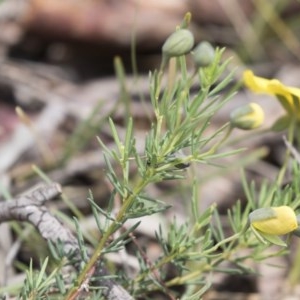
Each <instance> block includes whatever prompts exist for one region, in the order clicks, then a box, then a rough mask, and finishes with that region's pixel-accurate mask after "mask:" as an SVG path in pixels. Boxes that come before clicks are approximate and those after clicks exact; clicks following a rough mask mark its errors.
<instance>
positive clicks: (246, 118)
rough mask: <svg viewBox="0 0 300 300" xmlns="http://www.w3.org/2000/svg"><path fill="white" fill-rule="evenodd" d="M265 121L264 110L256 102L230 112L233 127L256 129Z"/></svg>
mask: <svg viewBox="0 0 300 300" xmlns="http://www.w3.org/2000/svg"><path fill="white" fill-rule="evenodd" d="M263 121H264V111H263V110H262V108H261V107H260V106H259V105H258V104H256V103H249V104H247V105H245V106H242V107H239V108H236V109H235V110H233V111H232V112H231V114H230V123H231V126H232V127H236V128H239V129H244V130H249V129H255V128H257V127H259V126H261V124H262V123H263Z"/></svg>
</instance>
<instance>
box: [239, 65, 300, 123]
mask: <svg viewBox="0 0 300 300" xmlns="http://www.w3.org/2000/svg"><path fill="white" fill-rule="evenodd" d="M243 80H244V84H245V85H246V86H247V87H248V88H249V89H250V90H252V91H253V92H256V93H265V94H269V95H274V96H276V97H277V98H278V100H279V101H280V103H281V105H282V106H283V108H284V109H285V110H286V111H287V113H288V114H289V115H295V116H296V117H297V119H300V89H298V88H295V87H288V86H285V85H284V84H282V83H281V82H280V81H279V80H277V79H266V78H263V77H258V76H255V75H254V74H253V72H252V71H251V70H246V71H245V72H244V74H243Z"/></svg>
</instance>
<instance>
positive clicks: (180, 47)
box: [162, 29, 194, 58]
mask: <svg viewBox="0 0 300 300" xmlns="http://www.w3.org/2000/svg"><path fill="white" fill-rule="evenodd" d="M193 46H194V36H193V34H192V33H191V32H190V31H189V30H187V29H179V30H177V31H175V32H173V33H172V34H171V35H170V36H169V37H168V38H167V40H166V41H165V43H164V44H163V46H162V53H163V55H165V56H166V57H168V58H170V57H176V56H181V55H184V54H186V53H188V52H190V51H191V49H192V48H193Z"/></svg>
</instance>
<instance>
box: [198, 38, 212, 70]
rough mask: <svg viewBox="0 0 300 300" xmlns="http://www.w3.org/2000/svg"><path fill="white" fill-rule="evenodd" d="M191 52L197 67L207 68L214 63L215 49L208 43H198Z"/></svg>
mask: <svg viewBox="0 0 300 300" xmlns="http://www.w3.org/2000/svg"><path fill="white" fill-rule="evenodd" d="M193 52H194V53H193V56H194V61H195V64H196V66H197V67H208V66H209V65H210V64H211V63H212V62H213V61H214V58H215V49H214V48H213V46H212V45H211V44H210V43H209V42H206V41H203V42H201V43H199V44H198V45H197V47H196V48H195V50H194V51H193Z"/></svg>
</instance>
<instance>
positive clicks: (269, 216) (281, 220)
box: [249, 206, 298, 235]
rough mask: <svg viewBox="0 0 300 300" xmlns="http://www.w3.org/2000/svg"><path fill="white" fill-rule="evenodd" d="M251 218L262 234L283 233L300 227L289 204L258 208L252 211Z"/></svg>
mask: <svg viewBox="0 0 300 300" xmlns="http://www.w3.org/2000/svg"><path fill="white" fill-rule="evenodd" d="M249 220H250V223H251V226H252V227H254V229H255V230H257V231H258V232H259V233H260V234H262V235H263V234H268V235H269V234H270V235H283V234H288V233H290V232H292V231H294V230H295V229H297V228H298V223H297V217H296V214H295V212H294V210H293V209H292V208H290V207H289V206H279V207H267V208H259V209H256V210H254V211H253V212H252V213H250V215H249Z"/></svg>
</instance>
